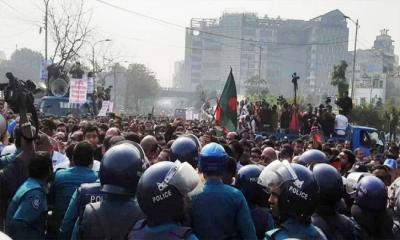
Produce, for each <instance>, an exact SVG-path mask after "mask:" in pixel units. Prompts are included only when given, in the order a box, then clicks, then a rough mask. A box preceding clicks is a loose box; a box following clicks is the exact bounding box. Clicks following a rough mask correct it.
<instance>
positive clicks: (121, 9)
mask: <svg viewBox="0 0 400 240" xmlns="http://www.w3.org/2000/svg"><path fill="white" fill-rule="evenodd" d="M96 1H97V2H99V3H102V4H104V5H107V6H109V7H112V8H115V9H118V10H120V11H124V12H127V13H130V14H134V15H136V16H139V17H143V18H147V19H150V20H152V21H155V22H158V23H161V24H165V25H169V26H173V27H175V28H181V29H185V30H186V29H190V30H192V31H198V32H199V33H203V34H207V35H213V36H217V37H222V38H227V39H232V40H239V41H245V42H252V43H258V44H277V45H290V46H293V45H295V46H307V45H331V44H339V43H348V40H347V41H342V42H309V43H289V42H286V43H285V42H274V41H272V42H270V41H257V40H252V39H245V38H241V37H234V36H228V35H224V34H220V33H213V32H209V31H204V30H200V29H197V28H193V27H186V26H183V25H180V24H176V23H172V22H169V21H166V20H163V19H160V18H156V17H153V16H149V15H146V14H143V13H140V12H137V11H133V10H130V9H127V8H123V7H120V6H117V5H115V4H112V3H109V2H107V1H104V0H96Z"/></svg>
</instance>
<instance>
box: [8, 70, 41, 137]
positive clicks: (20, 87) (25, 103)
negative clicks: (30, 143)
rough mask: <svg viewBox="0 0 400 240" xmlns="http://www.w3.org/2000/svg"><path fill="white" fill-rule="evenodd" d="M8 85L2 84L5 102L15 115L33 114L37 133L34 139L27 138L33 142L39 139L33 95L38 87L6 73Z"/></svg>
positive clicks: (29, 81)
mask: <svg viewBox="0 0 400 240" xmlns="http://www.w3.org/2000/svg"><path fill="white" fill-rule="evenodd" d="M6 77H7V78H8V84H7V83H5V84H0V90H2V91H4V100H5V101H6V102H7V104H8V105H9V107H10V108H11V110H13V112H14V113H20V114H27V113H31V114H32V120H33V122H34V124H35V127H36V133H35V135H34V137H33V138H28V137H25V136H24V138H25V139H27V140H33V139H35V138H36V137H37V135H38V131H39V128H38V126H39V121H38V116H37V112H36V109H35V106H34V104H33V102H34V97H33V93H34V92H35V90H36V85H35V84H34V83H33V82H32V81H31V80H27V81H22V80H19V79H17V78H16V77H14V75H13V74H12V73H11V72H8V73H6Z"/></svg>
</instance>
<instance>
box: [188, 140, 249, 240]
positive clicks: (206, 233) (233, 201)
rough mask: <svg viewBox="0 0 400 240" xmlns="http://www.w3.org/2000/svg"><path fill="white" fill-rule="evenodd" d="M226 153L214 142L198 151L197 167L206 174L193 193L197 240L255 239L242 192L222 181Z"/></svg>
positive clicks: (193, 223) (192, 214)
mask: <svg viewBox="0 0 400 240" xmlns="http://www.w3.org/2000/svg"><path fill="white" fill-rule="evenodd" d="M226 159H227V154H226V153H225V150H224V148H223V147H222V146H221V145H219V144H217V143H209V144H207V145H206V146H204V147H203V149H202V150H201V153H200V158H199V165H198V167H199V168H198V169H199V171H200V172H201V173H203V174H204V177H205V185H204V187H203V189H202V191H201V192H199V193H196V194H194V195H193V196H192V209H191V216H192V227H193V230H194V233H195V235H196V236H198V237H199V238H200V239H236V238H243V239H257V236H256V232H255V228H254V224H253V222H252V220H251V215H250V211H249V208H248V206H247V203H246V200H245V198H244V196H243V194H242V193H241V192H240V191H239V190H237V189H235V188H233V187H231V186H228V185H224V184H223V182H222V179H221V177H222V174H223V171H224V169H225V162H226Z"/></svg>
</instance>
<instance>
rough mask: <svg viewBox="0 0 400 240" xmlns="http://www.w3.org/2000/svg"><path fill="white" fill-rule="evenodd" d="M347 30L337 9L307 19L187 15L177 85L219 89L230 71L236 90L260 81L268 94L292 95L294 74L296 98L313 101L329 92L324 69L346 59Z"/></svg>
mask: <svg viewBox="0 0 400 240" xmlns="http://www.w3.org/2000/svg"><path fill="white" fill-rule="evenodd" d="M348 36H349V30H348V27H347V23H346V20H345V18H344V15H343V13H342V12H340V11H339V10H334V11H331V12H328V13H326V14H324V15H321V16H318V17H316V18H313V19H311V20H308V21H305V20H285V19H281V18H279V17H278V18H269V17H267V16H265V17H262V18H260V17H258V16H257V15H256V14H254V13H225V14H223V15H222V17H220V18H219V19H192V20H191V23H190V27H188V28H187V30H186V52H185V64H184V65H185V78H184V82H183V87H184V88H185V89H190V90H193V89H195V88H196V86H197V85H199V84H200V85H202V86H203V87H205V88H210V89H218V90H221V89H222V87H223V85H224V83H225V80H226V78H227V76H228V73H229V71H230V67H232V69H233V74H234V76H235V80H236V85H237V88H238V92H239V94H245V90H246V87H245V86H246V81H247V80H248V79H250V78H252V77H258V76H259V75H260V77H261V78H262V79H265V80H266V81H267V83H268V87H269V89H270V91H271V93H272V94H273V95H276V96H278V95H285V96H287V97H291V96H292V94H293V93H292V89H293V87H292V83H291V75H292V74H293V73H294V72H296V73H297V75H299V76H300V77H301V78H300V80H299V86H300V87H299V91H300V93H301V94H302V96H305V95H310V96H312V98H314V99H315V101H319V100H320V98H321V96H323V95H332V94H334V92H335V88H333V87H332V86H331V85H330V72H331V71H332V69H333V66H334V65H335V64H339V63H340V61H341V60H344V59H346V56H347V48H348Z"/></svg>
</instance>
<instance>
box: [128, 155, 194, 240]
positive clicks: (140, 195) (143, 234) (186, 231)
mask: <svg viewBox="0 0 400 240" xmlns="http://www.w3.org/2000/svg"><path fill="white" fill-rule="evenodd" d="M199 183H200V178H199V176H198V175H197V173H196V170H195V169H194V168H193V167H192V166H191V165H190V164H189V163H187V162H184V163H181V162H179V161H175V162H174V163H172V162H159V163H156V164H154V165H152V166H151V167H150V168H149V169H147V170H146V172H145V173H144V174H143V176H142V177H141V178H140V181H139V184H138V190H137V200H138V203H139V206H140V208H141V209H142V210H143V212H144V213H145V214H146V217H147V218H146V219H144V220H140V221H138V222H137V223H136V224H135V226H134V227H133V229H132V231H131V232H130V234H129V237H128V239H142V240H151V239H155V240H157V239H190V240H194V239H197V237H195V236H194V235H193V234H192V231H191V229H190V228H189V227H184V226H182V223H183V222H184V220H185V214H186V208H185V206H186V205H187V204H186V201H187V194H188V193H189V192H191V191H192V190H194V189H195V187H196V186H197V185H198V184H199Z"/></svg>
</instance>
